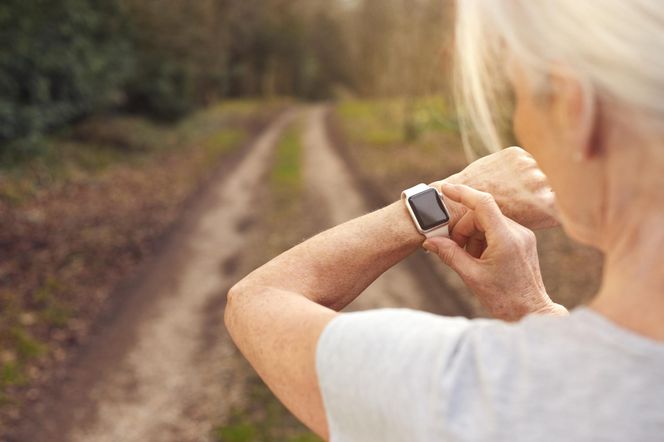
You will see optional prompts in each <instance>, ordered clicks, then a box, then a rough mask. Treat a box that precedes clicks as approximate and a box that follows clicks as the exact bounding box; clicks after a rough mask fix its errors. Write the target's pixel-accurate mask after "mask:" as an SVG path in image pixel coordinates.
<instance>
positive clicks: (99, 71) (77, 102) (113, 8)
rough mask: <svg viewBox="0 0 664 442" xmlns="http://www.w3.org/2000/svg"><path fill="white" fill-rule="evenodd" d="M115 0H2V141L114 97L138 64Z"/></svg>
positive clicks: (37, 130) (45, 127) (49, 125)
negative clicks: (131, 69) (131, 51)
mask: <svg viewBox="0 0 664 442" xmlns="http://www.w3.org/2000/svg"><path fill="white" fill-rule="evenodd" d="M125 36H126V22H125V20H124V17H123V14H122V11H121V8H120V7H119V5H118V2H117V1H115V0H96V1H94V2H93V1H91V0H57V1H51V0H4V1H3V2H2V3H0V42H2V43H1V44H2V50H0V141H3V140H8V139H12V138H16V137H20V136H25V135H32V134H36V133H41V132H43V131H45V130H48V129H50V128H53V127H57V126H59V125H61V124H63V123H66V122H68V121H71V120H72V119H74V118H76V117H78V116H80V115H83V114H85V113H88V112H90V111H93V110H95V109H97V108H99V107H101V106H105V105H108V104H109V103H111V102H112V101H113V99H114V97H115V94H116V92H117V87H119V86H120V85H121V84H122V82H123V81H124V80H125V79H126V78H127V76H128V74H129V71H130V68H131V57H128V54H129V53H130V45H129V41H128V40H127V39H126V37H125Z"/></svg>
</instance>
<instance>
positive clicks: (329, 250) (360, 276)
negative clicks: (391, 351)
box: [231, 201, 424, 310]
mask: <svg viewBox="0 0 664 442" xmlns="http://www.w3.org/2000/svg"><path fill="white" fill-rule="evenodd" d="M423 240H424V237H423V236H422V235H421V234H420V233H418V232H417V230H416V229H415V226H414V225H413V223H412V221H411V219H410V217H409V215H408V212H407V210H406V208H405V206H404V204H403V203H402V202H400V201H399V202H396V203H394V204H391V205H389V206H387V207H384V208H382V209H380V210H377V211H375V212H373V213H370V214H368V215H365V216H362V217H360V218H356V219H354V220H351V221H348V222H347V223H344V224H341V225H339V226H337V227H334V228H332V229H330V230H327V231H325V232H323V233H320V234H318V235H316V236H315V237H313V238H311V239H309V240H307V241H305V242H303V243H302V244H300V245H298V246H296V247H294V248H292V249H290V250H288V251H287V252H285V253H283V254H282V255H280V256H278V257H277V258H275V259H273V260H272V261H270V262H268V263H267V264H265V265H264V266H262V267H260V268H258V269H257V270H255V271H254V272H252V273H251V274H250V275H248V276H247V277H246V278H244V279H243V280H242V281H240V282H239V283H238V284H237V285H236V286H235V287H234V288H233V289H232V290H231V295H232V294H233V293H234V292H236V293H237V292H246V291H251V289H252V288H255V289H261V292H263V289H264V288H266V287H270V288H274V289H278V290H285V291H289V292H294V293H298V294H301V295H303V296H305V297H307V298H309V299H311V300H312V301H314V302H316V303H318V304H321V305H324V306H326V307H329V308H332V309H334V310H340V309H342V308H343V307H344V306H346V305H347V304H349V303H350V302H351V301H353V300H354V299H355V298H356V297H357V296H358V295H359V294H360V293H362V291H363V290H364V289H365V288H367V287H368V286H369V285H370V284H371V283H372V282H373V281H374V280H375V279H376V278H378V276H380V275H381V274H382V273H383V272H385V271H386V270H387V269H389V268H390V267H392V266H393V265H394V264H396V263H398V262H399V261H401V260H403V259H404V258H405V257H407V256H408V255H410V254H411V253H413V252H414V251H415V250H416V249H417V248H418V247H419V246H420V245H421V244H422V242H423Z"/></svg>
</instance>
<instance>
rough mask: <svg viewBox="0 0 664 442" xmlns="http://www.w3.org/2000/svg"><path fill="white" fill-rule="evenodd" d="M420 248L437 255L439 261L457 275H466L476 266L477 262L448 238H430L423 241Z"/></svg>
mask: <svg viewBox="0 0 664 442" xmlns="http://www.w3.org/2000/svg"><path fill="white" fill-rule="evenodd" d="M422 247H424V249H425V250H428V251H429V252H431V253H435V254H436V255H438V257H439V258H440V260H441V261H443V262H444V263H445V264H446V265H447V266H449V267H450V268H451V269H452V270H454V271H455V272H457V273H458V274H459V275H467V274H468V273H470V271H471V269H473V268H474V267H475V266H477V260H476V259H475V258H473V257H472V256H471V255H470V254H469V253H468V252H466V251H465V250H464V249H463V248H461V247H459V245H458V244H457V243H455V242H454V241H452V240H451V239H449V238H443V237H436V238H430V239H427V240H426V241H424V244H422Z"/></svg>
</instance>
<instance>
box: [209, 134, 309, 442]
mask: <svg viewBox="0 0 664 442" xmlns="http://www.w3.org/2000/svg"><path fill="white" fill-rule="evenodd" d="M301 134H302V130H301V127H300V125H299V124H298V123H294V124H292V125H291V126H290V127H288V128H287V129H286V130H285V131H284V133H283V135H282V137H281V139H280V141H279V144H278V145H277V149H276V153H275V158H274V166H273V168H272V170H271V173H270V175H269V176H268V181H267V183H268V191H267V192H266V196H267V198H266V203H265V208H266V210H265V212H264V214H263V216H264V221H263V223H264V224H263V225H262V226H261V228H262V231H263V232H266V234H265V235H261V236H260V238H257V240H258V241H261V246H260V247H256V249H257V250H260V251H261V253H264V256H261V257H260V260H261V262H264V261H266V260H268V259H270V258H271V257H272V256H274V255H276V254H278V253H279V252H281V251H283V250H285V249H287V248H289V247H291V246H293V245H294V244H295V243H297V242H298V241H299V240H300V239H301V237H302V236H303V235H307V234H309V232H307V231H306V230H307V226H306V225H305V224H304V223H303V222H300V221H303V217H302V215H303V211H304V204H303V201H304V177H303V170H302V154H303V149H302V148H303V146H302V138H301ZM266 239H267V241H266ZM246 390H247V391H246V398H245V399H246V403H245V405H243V406H242V407H240V408H239V409H236V410H234V411H233V413H232V416H231V418H230V419H229V421H228V422H225V423H224V424H222V425H219V426H218V427H216V428H215V429H214V437H215V439H216V440H217V441H219V442H259V441H278V442H317V441H320V439H319V438H318V437H317V436H315V435H314V434H313V433H311V432H309V431H308V430H307V429H306V428H305V427H304V426H303V425H302V424H300V423H299V422H298V421H297V419H295V417H293V416H292V415H291V414H290V412H289V411H288V410H287V409H286V408H285V407H284V406H283V405H282V404H281V403H280V402H279V401H278V400H277V398H276V397H275V396H274V395H273V394H272V393H271V392H270V390H269V389H268V388H267V387H266V386H265V384H263V382H262V381H261V380H260V378H259V377H258V375H256V374H255V373H254V372H253V370H252V374H251V375H250V377H249V379H248V381H247V387H246Z"/></svg>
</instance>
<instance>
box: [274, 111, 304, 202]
mask: <svg viewBox="0 0 664 442" xmlns="http://www.w3.org/2000/svg"><path fill="white" fill-rule="evenodd" d="M300 132H301V129H300V127H299V125H297V124H294V125H292V126H290V127H289V128H287V129H286V131H285V132H284V133H283V135H282V137H281V139H280V140H279V143H278V145H277V149H276V153H275V160H274V167H273V168H272V172H271V174H270V181H269V182H270V187H271V193H272V197H273V199H274V201H275V202H276V204H277V206H278V207H279V209H280V211H281V212H282V213H288V214H290V212H291V211H292V210H293V209H295V208H296V207H297V204H299V203H300V201H301V200H300V198H299V195H300V193H301V191H302V186H303V177H302V141H301V134H300Z"/></svg>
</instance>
